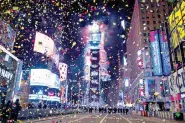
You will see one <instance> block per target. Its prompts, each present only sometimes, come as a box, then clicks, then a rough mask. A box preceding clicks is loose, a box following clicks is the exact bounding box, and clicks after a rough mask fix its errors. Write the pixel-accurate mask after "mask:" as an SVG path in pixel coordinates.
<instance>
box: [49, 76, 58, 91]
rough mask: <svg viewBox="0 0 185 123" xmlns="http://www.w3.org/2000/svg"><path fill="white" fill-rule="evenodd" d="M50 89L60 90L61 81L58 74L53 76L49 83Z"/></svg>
mask: <svg viewBox="0 0 185 123" xmlns="http://www.w3.org/2000/svg"><path fill="white" fill-rule="evenodd" d="M48 84H49V87H50V88H55V89H60V80H59V77H58V76H57V75H56V74H53V73H52V74H51V80H50V82H49V83H48Z"/></svg>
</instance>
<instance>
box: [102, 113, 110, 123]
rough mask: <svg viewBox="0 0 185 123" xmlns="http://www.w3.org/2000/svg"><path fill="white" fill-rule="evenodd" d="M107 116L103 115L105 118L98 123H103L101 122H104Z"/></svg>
mask: <svg viewBox="0 0 185 123" xmlns="http://www.w3.org/2000/svg"><path fill="white" fill-rule="evenodd" d="M107 115H108V114H107ZM107 115H105V117H104V118H103V119H102V120H101V121H100V123H103V121H104V120H105V118H106V117H107Z"/></svg>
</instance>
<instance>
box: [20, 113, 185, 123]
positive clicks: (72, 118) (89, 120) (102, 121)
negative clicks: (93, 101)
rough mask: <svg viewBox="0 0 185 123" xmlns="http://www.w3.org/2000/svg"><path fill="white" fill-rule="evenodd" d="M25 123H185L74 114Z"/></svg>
mask: <svg viewBox="0 0 185 123" xmlns="http://www.w3.org/2000/svg"><path fill="white" fill-rule="evenodd" d="M22 122H24V123H183V122H184V121H169V120H165V119H159V118H153V117H142V116H137V115H122V114H88V113H86V114H72V115H64V116H58V117H48V118H44V119H40V120H29V121H28V120H27V121H22Z"/></svg>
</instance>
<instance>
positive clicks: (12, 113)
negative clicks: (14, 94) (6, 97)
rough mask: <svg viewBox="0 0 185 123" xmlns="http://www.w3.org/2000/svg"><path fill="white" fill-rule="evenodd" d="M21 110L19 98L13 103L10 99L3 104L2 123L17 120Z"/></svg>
mask: <svg viewBox="0 0 185 123" xmlns="http://www.w3.org/2000/svg"><path fill="white" fill-rule="evenodd" d="M20 110H21V106H20V103H19V99H17V100H16V101H15V103H13V102H12V101H8V102H7V103H6V104H4V105H2V108H1V121H2V123H7V122H15V121H17V118H18V113H19V111H20Z"/></svg>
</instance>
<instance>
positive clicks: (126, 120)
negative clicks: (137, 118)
mask: <svg viewBox="0 0 185 123" xmlns="http://www.w3.org/2000/svg"><path fill="white" fill-rule="evenodd" d="M120 116H121V114H120ZM121 117H122V118H123V119H125V120H126V121H128V122H129V123H132V122H131V121H130V120H128V119H127V118H125V117H123V116H121Z"/></svg>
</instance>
